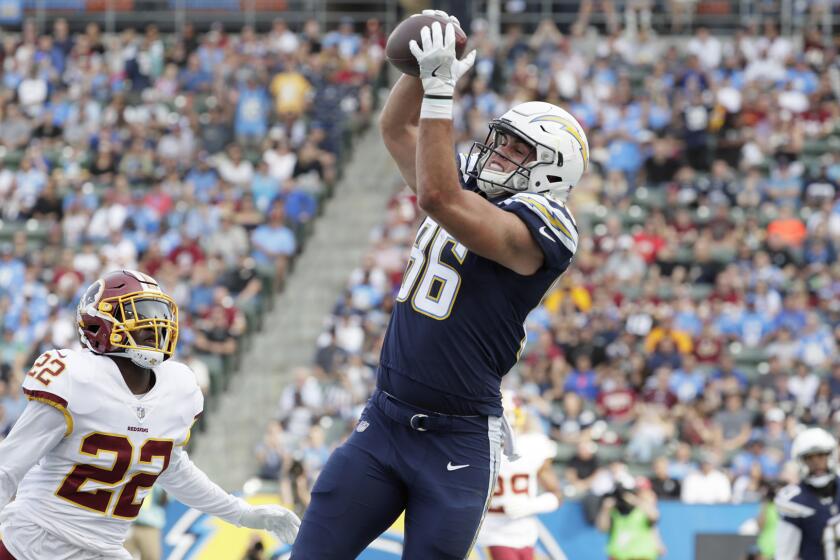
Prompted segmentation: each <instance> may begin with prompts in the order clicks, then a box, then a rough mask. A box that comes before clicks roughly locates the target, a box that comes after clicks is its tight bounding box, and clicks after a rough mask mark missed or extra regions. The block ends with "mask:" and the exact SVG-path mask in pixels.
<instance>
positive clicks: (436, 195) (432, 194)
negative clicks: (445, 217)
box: [417, 183, 450, 217]
mask: <svg viewBox="0 0 840 560" xmlns="http://www.w3.org/2000/svg"><path fill="white" fill-rule="evenodd" d="M423 187H424V185H422V183H421V184H420V185H418V189H417V190H418V195H417V205H418V206H420V208H421V209H422V210H423V211H424V212H425V213H426V214H428V215H430V216H432V217H435V216H436V215H437V214H439V213H440V212H441V211H442V210H443V209H445V208H446V205H447V203H448V199H449V198H450V197H448V196H446V194H445V193H442V192H439V191H436V190H434V189H431V188H423Z"/></svg>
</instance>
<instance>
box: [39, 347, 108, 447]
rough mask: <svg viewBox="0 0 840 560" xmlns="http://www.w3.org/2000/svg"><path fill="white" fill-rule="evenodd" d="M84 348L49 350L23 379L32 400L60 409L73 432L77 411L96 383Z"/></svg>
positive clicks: (68, 428)
mask: <svg viewBox="0 0 840 560" xmlns="http://www.w3.org/2000/svg"><path fill="white" fill-rule="evenodd" d="M91 356H93V354H90V356H89V355H88V353H86V352H84V351H77V350H70V349H52V350H47V351H46V352H44V353H43V354H41V355H40V356H38V358H37V359H36V360H35V361H34V362H33V363H32V367H31V368H30V369H29V371H28V372H27V373H26V376H24V378H23V394H24V395H25V396H26V398H27V399H29V400H30V401H36V402H40V403H42V404H46V405H49V406H51V407H53V408H55V409H57V410H59V411H60V412H61V413H62V414H63V415H64V419H65V421H66V422H67V434H69V433H70V432H72V431H73V415H72V413H73V412H79V411H78V410H76V409H77V408H79V406H82V408H84V406H83V405H82V404H81V401H82V400H83V399H81V397H80V395H85V394H87V393H86V389H87V387H86V386H88V385H90V384H91V383H92V382H93V374H92V368H91V363H90V357H91Z"/></svg>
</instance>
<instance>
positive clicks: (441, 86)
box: [292, 14, 589, 560]
mask: <svg viewBox="0 0 840 560" xmlns="http://www.w3.org/2000/svg"><path fill="white" fill-rule="evenodd" d="M442 15H444V16H445V17H448V18H449V21H450V23H448V24H447V25H446V26H445V27H443V26H441V25H440V24H439V23H435V24H433V25H432V26H431V27H425V28H424V29H423V30H422V34H421V37H422V41H421V42H422V45H420V44H417V43H416V42H412V52H413V53H414V55H415V57H416V58H417V60H418V64H419V67H420V78H419V79H418V78H415V77H410V76H402V77H401V78H400V79H399V81H398V82H397V83H396V85H395V86H394V88H393V89H392V90H391V94H390V96H389V98H388V101H387V103H386V104H385V107H384V108H383V111H382V116H381V118H380V128H381V131H382V134H383V139H384V141H385V146H386V147H387V149H388V150H389V152H390V153H391V156H392V157H393V158H394V160H395V161H396V163H397V165H398V167H399V169H400V172H401V174H402V176H403V178H404V179H405V181H406V183H407V184H408V186H409V187H410V188H411V189H413V190H414V191H415V192H416V193H417V198H418V201H419V204H420V207H421V208H422V209H423V210H424V211H425V212H426V214H427V217H426V219H425V220H424V221H423V223H422V224H421V225H420V228H419V230H418V232H417V237H416V239H415V242H414V245H413V246H412V247H411V254H410V258H409V261H408V266H407V268H406V271H405V274H404V277H403V282H402V286H401V288H400V290H399V293H398V294H397V295H396V303H395V306H394V312H393V315H392V317H391V322H390V324H389V326H388V331H387V333H386V336H385V340H384V344H383V348H382V354H381V357H380V366H379V369H378V371H377V389H376V391H375V392H374V394H373V395H372V396H371V399H370V401H369V403H368V405H367V407H366V408H365V410H364V412H363V413H362V417H361V419H360V421H359V424H358V425H357V427H356V429H355V431H354V433H353V434H352V435H351V436H350V438H349V439H348V440H347V442H345V443H344V444H343V445H342V446H341V447H339V448H338V449H337V450H336V451H335V452H334V453H333V455H332V456H331V457H330V459H329V461H328V463H327V465H326V466H325V467H324V470H323V471H322V472H321V474H320V476H319V478H318V480H317V481H316V483H315V486H314V488H313V491H312V500H311V503H310V505H309V508H308V509H307V511H306V513H305V515H304V519H303V522H302V526H301V529H300V533H299V535H298V538H297V540H296V542H295V545H294V549H293V551H292V558H293V559H295V560H338V559H351V558H355V557H356V556H357V555H358V554H359V553H360V552H361V551H362V550H363V549H364V548H365V547H366V546H367V545H368V543H370V542H372V541H373V540H374V539H375V538H376V537H377V536H378V535H379V534H380V533H382V532H383V531H384V530H386V529H387V528H388V527H389V526H390V525H391V524H392V523H393V522H394V521H395V520H396V519H397V517H398V516H399V515H400V513H401V512H402V511H403V510H405V539H404V545H403V558H405V559H408V560H448V559H461V558H465V557H466V556H467V555H468V554H469V552H470V550H471V549H472V546H473V543H474V540H475V537H476V535H477V533H478V530H479V527H480V525H481V522H482V519H483V517H484V514H485V512H486V510H487V505H488V503H489V500H490V497H491V495H492V493H493V484H494V482H495V480H496V476H497V474H498V470H499V462H500V461H499V460H500V454H501V452H502V448H503V443H504V449H505V454H506V455H509V456H515V452H514V449H513V447H514V446H513V438H512V434H511V430H510V428H509V426H507V424H506V422H505V421H504V420H503V414H502V403H501V400H502V398H501V389H500V385H501V379H502V377H503V376H504V375H505V374H506V373H507V372H508V371H509V370H510V369H511V367H512V366H513V365H514V364H515V363H516V361H517V359H518V357H519V352H520V350H521V348H522V346H523V344H524V342H525V329H524V326H523V323H524V321H525V318H526V316H527V315H528V313H529V312H530V311H531V310H532V309H533V308H534V307H535V306H537V305H538V304H539V302H540V300H541V299H542V298H543V296H544V295H545V293H546V292H547V291H548V290H549V288H550V287H551V286H552V284H554V282H555V281H556V280H557V278H558V277H559V276H560V275H561V274H562V273H563V272H564V271H565V270H566V268H567V267H568V266H569V264H570V262H571V260H572V258H573V256H574V254H575V249H576V248H577V243H578V232H577V227H576V225H575V221H574V219H573V218H572V215H571V213H570V212H569V210H568V208H566V206H565V204H564V203H563V200H564V199H565V198H566V196H567V195H568V193H569V191H570V190H571V189H572V188H573V187H574V186H575V184H576V183H577V182H578V181H579V180H580V178H581V175H582V174H583V172H584V170H585V169H586V166H587V162H588V157H589V153H588V145H587V141H586V136H585V134H584V132H583V129H582V128H581V127H580V125H579V124H578V122H577V121H576V120H575V119H574V117H572V116H571V115H570V114H569V113H567V112H566V111H564V110H562V109H560V108H559V107H556V106H554V105H551V104H548V103H542V102H529V103H523V104H521V105H517V106H515V107H513V108H512V109H511V110H510V111H508V112H507V113H505V114H504V115H502V116H501V117H499V118H498V119H495V120H493V121H492V122H491V123H490V133H489V135H488V137H487V139H486V140H485V142H484V143H476V144H475V145H474V146H473V149H472V150H471V153H470V154H469V155H460V156H458V157H457V158H453V157H452V148H453V145H454V135H453V127H452V109H453V101H452V96H453V93H454V90H455V83H456V82H457V80H458V79H459V78H460V77H461V76H463V75H464V74H465V73H466V72H467V71H468V70H469V68H470V67H471V66H472V63H473V61H474V59H475V54H474V53H471V54H469V55H467V56H466V57H464V58H463V59H462V60H458V59H457V58H456V56H455V33H454V27H453V26H456V25H458V22H457V20H456V19H455V18H451V17H449V16H446V15H445V14H442Z"/></svg>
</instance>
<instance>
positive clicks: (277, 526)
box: [239, 505, 300, 544]
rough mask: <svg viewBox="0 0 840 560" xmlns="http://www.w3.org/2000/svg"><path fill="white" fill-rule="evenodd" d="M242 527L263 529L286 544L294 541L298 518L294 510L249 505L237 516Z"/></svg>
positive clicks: (275, 506)
mask: <svg viewBox="0 0 840 560" xmlns="http://www.w3.org/2000/svg"><path fill="white" fill-rule="evenodd" d="M239 524H240V525H241V526H242V527H248V528H250V529H263V530H265V531H269V532H270V533H272V534H273V535H274V536H275V537H277V538H278V539H280V540H281V541H283V542H284V543H286V544H292V543H293V542H295V537H296V536H297V533H298V529H299V528H300V518H299V517H298V516H297V515H295V514H294V512H292V511H290V510H288V509H286V508H284V507H281V506H277V505H266V506H251V505H249V506H248V508H247V509H246V510H245V511H244V512H243V513H242V517H240V518H239Z"/></svg>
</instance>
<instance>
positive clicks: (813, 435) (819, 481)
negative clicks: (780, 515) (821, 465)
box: [791, 428, 838, 488]
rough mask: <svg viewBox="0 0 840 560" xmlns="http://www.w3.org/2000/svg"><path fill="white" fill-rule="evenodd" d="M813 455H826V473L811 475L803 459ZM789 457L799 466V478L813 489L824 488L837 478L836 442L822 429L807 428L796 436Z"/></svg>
mask: <svg viewBox="0 0 840 560" xmlns="http://www.w3.org/2000/svg"><path fill="white" fill-rule="evenodd" d="M815 454H827V455H828V472H827V473H823V474H820V475H813V474H811V472H810V469H809V468H808V465H807V464H805V459H804V458H805V456H807V455H815ZM791 455H792V456H793V459H794V460H795V461H796V464H797V465H798V466H799V475H800V478H801V479H802V480H803V481H805V482H807V483H808V484H810V485H811V486H814V487H815V488H822V487H824V486H826V485H827V484H828V483H829V482H831V481H832V480H834V477H835V476H837V466H838V462H837V441H836V440H835V439H834V436H832V435H831V434H829V433H828V432H826V431H825V430H823V429H822V428H808V429H807V430H805V431H803V432H801V433H800V434H799V435H798V436H796V438H794V440H793V447H792V449H791Z"/></svg>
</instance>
